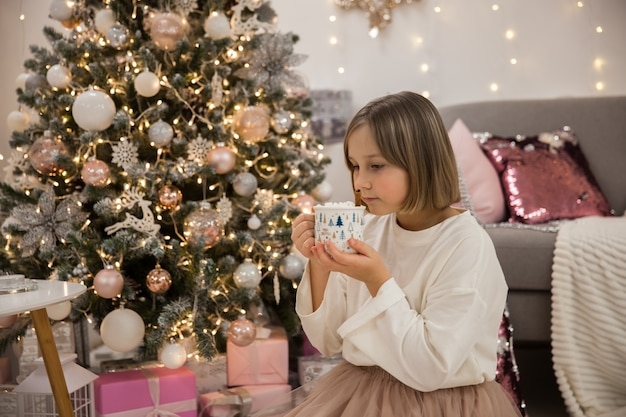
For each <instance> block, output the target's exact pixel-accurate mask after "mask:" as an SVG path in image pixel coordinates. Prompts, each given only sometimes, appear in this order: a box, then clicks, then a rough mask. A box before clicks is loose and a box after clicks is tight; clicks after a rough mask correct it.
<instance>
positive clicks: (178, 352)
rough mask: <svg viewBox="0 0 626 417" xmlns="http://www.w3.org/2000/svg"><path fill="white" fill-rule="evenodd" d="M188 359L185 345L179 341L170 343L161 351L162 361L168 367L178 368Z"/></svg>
mask: <svg viewBox="0 0 626 417" xmlns="http://www.w3.org/2000/svg"><path fill="white" fill-rule="evenodd" d="M186 361H187V352H186V351H185V347H184V346H183V345H181V344H178V343H168V344H167V345H165V347H164V348H163V350H162V351H161V362H163V365H165V367H166V368H170V369H177V368H180V367H181V366H183V365H184V364H185V362H186Z"/></svg>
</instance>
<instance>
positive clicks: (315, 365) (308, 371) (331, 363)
mask: <svg viewBox="0 0 626 417" xmlns="http://www.w3.org/2000/svg"><path fill="white" fill-rule="evenodd" d="M342 360H343V359H342V357H341V355H337V356H330V357H327V356H322V355H313V356H301V357H299V358H298V375H299V377H300V385H305V384H308V383H310V382H313V381H315V380H317V379H318V378H319V377H320V376H322V375H324V374H325V373H326V372H328V371H330V370H331V369H333V367H335V365H337V364H338V363H340V362H341V361H342Z"/></svg>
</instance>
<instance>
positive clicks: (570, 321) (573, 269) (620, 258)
mask: <svg viewBox="0 0 626 417" xmlns="http://www.w3.org/2000/svg"><path fill="white" fill-rule="evenodd" d="M552 356H553V361H554V371H555V375H556V379H557V382H558V385H559V389H560V391H561V394H562V396H563V399H564V401H565V405H566V407H567V410H568V412H569V414H570V415H571V416H573V417H624V416H626V217H612V218H608V217H586V218H581V219H577V220H574V221H569V222H564V223H563V224H561V226H560V228H559V232H558V234H557V237H556V247H555V251H554V264H553V270H552Z"/></svg>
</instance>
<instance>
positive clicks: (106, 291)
mask: <svg viewBox="0 0 626 417" xmlns="http://www.w3.org/2000/svg"><path fill="white" fill-rule="evenodd" d="M93 288H94V290H96V292H97V293H98V295H99V296H100V297H102V298H113V297H116V296H117V295H118V294H119V293H120V292H121V291H122V288H124V277H123V276H122V274H120V271H118V270H117V269H114V268H105V269H101V270H100V272H98V273H97V274H96V276H95V277H94V278H93Z"/></svg>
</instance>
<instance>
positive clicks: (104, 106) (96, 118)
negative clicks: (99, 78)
mask: <svg viewBox="0 0 626 417" xmlns="http://www.w3.org/2000/svg"><path fill="white" fill-rule="evenodd" d="M72 116H73V117H74V120H75V121H76V124H77V125H78V126H80V127H82V128H83V129H85V130H94V131H101V130H105V129H107V128H108V127H109V126H111V123H113V117H114V116H115V103H114V102H113V99H112V98H111V97H109V96H108V95H107V94H105V93H103V92H101V91H96V90H88V91H85V92H84V93H82V94H80V95H79V96H78V97H76V100H74V104H73V105H72Z"/></svg>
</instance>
